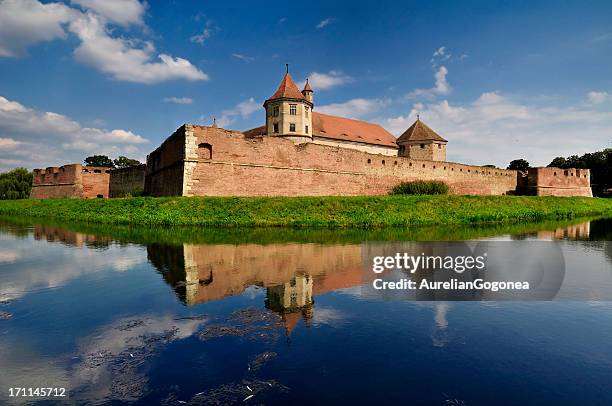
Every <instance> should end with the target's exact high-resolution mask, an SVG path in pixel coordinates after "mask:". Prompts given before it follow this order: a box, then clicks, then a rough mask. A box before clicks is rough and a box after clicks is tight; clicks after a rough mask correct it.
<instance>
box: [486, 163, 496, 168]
mask: <svg viewBox="0 0 612 406" xmlns="http://www.w3.org/2000/svg"><path fill="white" fill-rule="evenodd" d="M482 167H483V168H497V166H495V165H490V164H489V165H482Z"/></svg>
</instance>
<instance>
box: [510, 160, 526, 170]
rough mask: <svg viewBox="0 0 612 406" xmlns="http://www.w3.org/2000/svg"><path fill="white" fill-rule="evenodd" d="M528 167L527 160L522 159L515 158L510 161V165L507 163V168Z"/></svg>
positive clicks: (523, 168) (521, 168)
mask: <svg viewBox="0 0 612 406" xmlns="http://www.w3.org/2000/svg"><path fill="white" fill-rule="evenodd" d="M529 168H530V166H529V162H527V161H525V160H524V159H515V160H514V161H510V165H508V169H514V170H515V171H526V170H527V169H529Z"/></svg>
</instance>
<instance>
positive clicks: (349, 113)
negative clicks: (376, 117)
mask: <svg viewBox="0 0 612 406" xmlns="http://www.w3.org/2000/svg"><path fill="white" fill-rule="evenodd" d="M387 103H388V102H387V101H385V100H381V99H351V100H348V101H346V102H344V103H332V104H327V105H323V106H319V107H317V111H319V112H321V113H323V114H331V115H334V116H341V117H350V118H360V117H363V116H366V115H368V114H371V113H374V112H376V111H378V110H380V109H381V108H382V107H384V106H385V105H386V104H387Z"/></svg>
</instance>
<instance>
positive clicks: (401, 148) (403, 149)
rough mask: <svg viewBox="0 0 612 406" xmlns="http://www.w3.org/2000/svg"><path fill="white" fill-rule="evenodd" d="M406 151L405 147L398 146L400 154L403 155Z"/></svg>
mask: <svg viewBox="0 0 612 406" xmlns="http://www.w3.org/2000/svg"><path fill="white" fill-rule="evenodd" d="M405 150H406V147H405V146H404V145H400V153H402V154H403V153H404V151H405Z"/></svg>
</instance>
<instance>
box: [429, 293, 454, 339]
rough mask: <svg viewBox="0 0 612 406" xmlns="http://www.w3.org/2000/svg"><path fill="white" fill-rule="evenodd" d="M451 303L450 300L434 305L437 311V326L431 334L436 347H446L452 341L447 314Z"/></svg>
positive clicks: (435, 319) (435, 318)
mask: <svg viewBox="0 0 612 406" xmlns="http://www.w3.org/2000/svg"><path fill="white" fill-rule="evenodd" d="M449 308H450V305H449V303H448V302H439V303H436V304H435V305H434V311H435V317H434V321H435V327H434V330H433V332H432V334H431V343H432V344H433V346H434V347H444V346H445V345H446V344H448V343H449V342H450V338H449V336H448V330H447V329H448V319H447V317H446V316H447V314H448V310H449Z"/></svg>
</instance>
